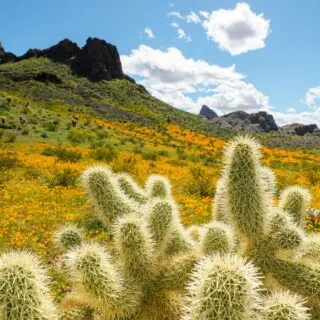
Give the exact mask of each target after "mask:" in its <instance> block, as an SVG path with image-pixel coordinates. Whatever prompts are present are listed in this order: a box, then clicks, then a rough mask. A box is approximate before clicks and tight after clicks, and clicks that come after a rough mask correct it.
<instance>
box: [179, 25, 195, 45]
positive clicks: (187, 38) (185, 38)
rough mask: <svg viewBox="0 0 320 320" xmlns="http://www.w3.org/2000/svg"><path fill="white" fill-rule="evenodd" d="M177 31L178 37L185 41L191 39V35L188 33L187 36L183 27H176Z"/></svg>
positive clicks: (187, 41)
mask: <svg viewBox="0 0 320 320" xmlns="http://www.w3.org/2000/svg"><path fill="white" fill-rule="evenodd" d="M177 33H178V38H179V39H183V40H184V41H185V42H186V43H189V42H191V41H192V38H191V36H190V35H189V36H187V35H186V33H185V32H184V30H183V29H181V28H178V30H177Z"/></svg>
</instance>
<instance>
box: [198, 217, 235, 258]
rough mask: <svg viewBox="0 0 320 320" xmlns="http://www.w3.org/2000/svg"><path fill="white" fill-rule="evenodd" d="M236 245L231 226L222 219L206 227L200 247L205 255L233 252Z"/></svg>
mask: <svg viewBox="0 0 320 320" xmlns="http://www.w3.org/2000/svg"><path fill="white" fill-rule="evenodd" d="M235 246H236V241H235V235H234V232H233V230H232V228H231V227H229V226H228V225H226V224H225V223H223V222H220V221H213V222H211V223H209V224H208V225H206V226H205V227H204V230H203V232H202V234H201V239H200V248H201V250H202V252H203V253H204V254H205V255H210V254H213V253H229V252H233V251H234V249H235Z"/></svg>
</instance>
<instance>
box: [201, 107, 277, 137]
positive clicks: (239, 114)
mask: <svg viewBox="0 0 320 320" xmlns="http://www.w3.org/2000/svg"><path fill="white" fill-rule="evenodd" d="M200 115H202V116H203V117H205V118H206V119H207V120H208V121H210V122H211V123H213V124H215V125H218V126H220V127H222V128H228V129H237V130H245V131H251V132H269V131H278V126H277V124H276V122H275V120H274V118H273V116H272V115H270V114H268V113H267V112H265V111H260V112H257V113H251V114H249V113H247V112H245V111H235V112H231V113H228V114H226V115H223V116H221V117H218V116H217V114H216V113H215V112H214V111H213V110H211V109H210V108H209V107H208V106H205V105H204V106H202V108H201V111H200Z"/></svg>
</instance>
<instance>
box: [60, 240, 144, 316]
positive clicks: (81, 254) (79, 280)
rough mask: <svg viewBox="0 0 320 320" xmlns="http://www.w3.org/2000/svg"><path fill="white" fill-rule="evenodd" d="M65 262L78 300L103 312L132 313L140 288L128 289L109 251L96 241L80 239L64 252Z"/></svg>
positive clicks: (121, 314)
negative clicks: (83, 241) (78, 242)
mask: <svg viewBox="0 0 320 320" xmlns="http://www.w3.org/2000/svg"><path fill="white" fill-rule="evenodd" d="M65 264H66V266H67V268H68V272H69V273H70V275H73V276H74V279H75V286H76V288H77V292H78V300H79V301H82V302H83V304H84V305H88V306H90V307H91V308H93V309H95V310H99V312H100V313H101V314H103V315H108V316H109V317H124V316H130V315H132V314H133V313H134V311H135V307H136V305H137V304H138V302H139V291H138V290H130V289H128V287H127V283H126V282H125V281H124V279H123V277H122V276H121V274H120V272H119V271H118V270H117V269H116V268H115V267H114V265H113V264H112V263H111V257H110V255H109V254H108V253H107V252H106V251H105V250H104V248H103V247H102V246H100V245H98V244H95V243H83V244H82V245H81V246H79V247H76V248H74V249H73V250H71V251H70V252H68V253H67V254H66V255H65Z"/></svg>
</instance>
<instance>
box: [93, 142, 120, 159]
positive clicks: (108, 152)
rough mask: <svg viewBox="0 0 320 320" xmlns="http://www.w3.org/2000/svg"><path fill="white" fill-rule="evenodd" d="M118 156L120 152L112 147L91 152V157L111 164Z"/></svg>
mask: <svg viewBox="0 0 320 320" xmlns="http://www.w3.org/2000/svg"><path fill="white" fill-rule="evenodd" d="M117 155H118V152H117V151H116V150H115V149H114V148H113V147H112V146H107V147H101V148H97V149H95V150H93V151H91V152H90V154H89V157H90V158H93V159H94V160H97V161H105V162H110V161H112V160H114V159H115V158H116V157H117Z"/></svg>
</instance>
